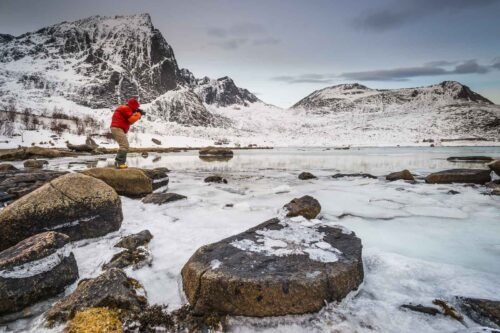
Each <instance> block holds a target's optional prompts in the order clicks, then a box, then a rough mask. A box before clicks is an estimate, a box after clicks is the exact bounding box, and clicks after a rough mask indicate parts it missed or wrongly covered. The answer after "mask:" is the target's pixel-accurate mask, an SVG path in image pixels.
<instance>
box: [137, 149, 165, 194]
mask: <svg viewBox="0 0 500 333" xmlns="http://www.w3.org/2000/svg"><path fill="white" fill-rule="evenodd" d="M160 157H161V156H160ZM142 171H143V172H144V173H145V174H146V176H148V177H149V178H151V181H152V182H153V191H154V190H157V189H159V188H161V187H164V186H167V185H168V182H169V178H168V173H169V172H170V170H168V169H167V168H154V169H142Z"/></svg>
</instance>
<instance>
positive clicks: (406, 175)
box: [385, 169, 415, 182]
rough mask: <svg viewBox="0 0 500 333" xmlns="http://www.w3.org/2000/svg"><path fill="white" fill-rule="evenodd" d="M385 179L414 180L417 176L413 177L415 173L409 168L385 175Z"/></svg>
mask: <svg viewBox="0 0 500 333" xmlns="http://www.w3.org/2000/svg"><path fill="white" fill-rule="evenodd" d="M385 179H387V180H388V181H391V182H392V181H395V180H408V181H414V180H415V178H413V175H412V174H411V172H410V171H409V170H406V169H405V170H403V171H398V172H393V173H390V174H388V175H387V176H385Z"/></svg>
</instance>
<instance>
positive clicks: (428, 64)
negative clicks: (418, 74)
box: [424, 60, 457, 67]
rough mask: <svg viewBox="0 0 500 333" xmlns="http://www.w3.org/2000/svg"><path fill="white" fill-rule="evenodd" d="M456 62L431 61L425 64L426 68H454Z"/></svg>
mask: <svg viewBox="0 0 500 333" xmlns="http://www.w3.org/2000/svg"><path fill="white" fill-rule="evenodd" d="M456 63H457V62H456V61H447V60H438V61H429V62H426V63H425V64H424V66H432V67H442V66H452V65H455V64H456Z"/></svg>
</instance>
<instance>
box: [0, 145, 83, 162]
mask: <svg viewBox="0 0 500 333" xmlns="http://www.w3.org/2000/svg"><path fill="white" fill-rule="evenodd" d="M66 156H77V155H76V154H75V153H72V152H70V151H67V150H62V149H54V148H42V147H22V148H16V149H1V150H0V161H16V160H28V159H32V158H57V157H66Z"/></svg>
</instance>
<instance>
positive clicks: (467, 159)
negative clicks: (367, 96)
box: [446, 156, 493, 163]
mask: <svg viewBox="0 0 500 333" xmlns="http://www.w3.org/2000/svg"><path fill="white" fill-rule="evenodd" d="M446 160H447V161H450V162H472V163H474V162H475V163H485V162H491V161H493V158H492V157H490V156H452V157H448V158H447V159H446Z"/></svg>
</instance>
